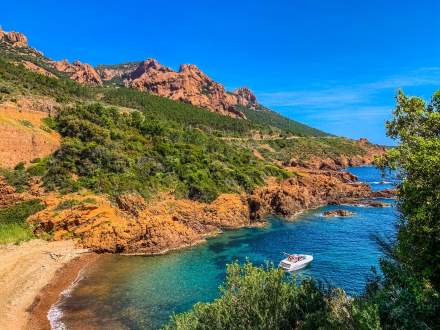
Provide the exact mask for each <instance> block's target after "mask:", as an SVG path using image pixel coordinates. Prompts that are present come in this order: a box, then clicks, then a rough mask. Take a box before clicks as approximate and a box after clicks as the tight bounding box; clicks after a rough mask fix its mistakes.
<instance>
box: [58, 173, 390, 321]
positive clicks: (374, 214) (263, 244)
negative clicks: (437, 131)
mask: <svg viewBox="0 0 440 330" xmlns="http://www.w3.org/2000/svg"><path fill="white" fill-rule="evenodd" d="M349 171H350V172H352V173H354V174H356V175H357V176H358V177H359V180H360V181H363V182H367V183H369V184H370V185H371V186H372V188H373V189H374V190H379V189H384V188H390V187H393V185H394V184H395V183H396V181H395V179H394V178H393V177H392V176H387V177H385V178H382V177H381V175H380V172H379V171H378V170H376V169H375V168H373V167H357V168H350V169H349ZM387 201H388V202H392V203H394V202H393V201H390V200H387ZM336 208H343V209H347V210H350V211H353V212H355V213H356V215H355V216H353V217H350V218H329V219H327V218H323V217H322V212H324V211H326V210H331V209H336ZM396 219H397V214H396V209H395V207H394V206H393V207H388V208H368V207H351V206H342V207H335V206H328V207H323V208H320V209H316V210H313V211H309V212H307V213H304V214H303V215H302V216H301V217H300V218H299V219H298V220H296V221H294V222H287V221H283V220H282V219H280V218H276V217H271V218H270V219H269V225H268V226H267V227H265V228H259V229H256V228H252V229H241V230H236V231H230V232H226V233H224V234H222V235H219V236H217V237H215V238H212V239H209V240H208V242H207V243H205V244H202V245H199V246H196V247H193V248H188V249H185V250H181V251H177V252H173V253H169V254H166V255H162V256H150V257H143V256H133V257H127V256H116V255H108V256H103V257H102V258H101V259H100V260H99V261H98V262H97V263H96V264H94V265H93V266H92V267H90V268H89V269H87V271H86V272H84V273H83V274H81V276H80V278H79V281H78V283H77V284H76V285H75V286H74V287H73V288H71V289H70V290H68V291H67V292H65V294H64V295H63V297H62V298H61V300H60V302H59V303H58V304H57V305H55V306H53V307H52V309H51V311H50V313H49V317H50V319H51V322H52V326H53V327H54V328H57V329H95V328H97V329H151V328H153V329H155V328H158V327H160V326H161V325H162V324H163V323H165V322H166V321H167V320H168V319H169V317H170V315H172V314H173V313H179V312H182V311H186V310H188V309H190V308H191V306H192V305H193V304H194V303H196V302H198V301H210V300H212V299H214V298H215V297H217V296H218V294H219V291H218V286H219V285H220V284H221V282H222V281H223V279H224V278H225V265H226V264H227V263H230V262H231V261H233V260H239V261H244V260H246V258H247V259H249V260H250V261H252V262H253V263H256V264H263V263H265V262H267V261H269V262H273V263H275V264H277V263H278V262H279V261H280V259H282V252H291V253H306V254H313V256H314V261H313V262H312V264H311V266H309V267H308V268H306V269H305V270H303V271H301V272H299V273H298V274H299V276H304V277H309V276H310V277H313V278H315V279H318V280H321V281H324V282H327V283H329V284H332V285H335V286H338V287H342V288H344V289H345V290H346V292H347V293H349V294H356V293H361V292H362V290H363V288H364V286H365V281H366V278H367V276H368V275H369V274H370V270H371V267H374V266H378V261H379V258H380V257H381V252H380V251H379V249H378V247H377V246H376V244H375V243H374V242H373V241H372V239H371V235H372V234H375V233H379V234H381V235H384V236H386V237H393V236H394V234H395V227H394V225H395V222H396Z"/></svg>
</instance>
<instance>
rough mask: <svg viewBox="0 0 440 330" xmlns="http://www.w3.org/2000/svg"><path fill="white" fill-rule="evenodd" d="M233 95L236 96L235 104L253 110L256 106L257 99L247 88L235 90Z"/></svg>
mask: <svg viewBox="0 0 440 330" xmlns="http://www.w3.org/2000/svg"><path fill="white" fill-rule="evenodd" d="M233 94H235V95H236V96H237V103H238V104H239V105H242V106H248V107H250V108H252V109H255V108H256V106H257V105H258V104H257V97H256V96H255V95H254V93H252V91H251V90H250V89H249V88H247V87H240V88H237V89H236V90H235V91H234V92H233Z"/></svg>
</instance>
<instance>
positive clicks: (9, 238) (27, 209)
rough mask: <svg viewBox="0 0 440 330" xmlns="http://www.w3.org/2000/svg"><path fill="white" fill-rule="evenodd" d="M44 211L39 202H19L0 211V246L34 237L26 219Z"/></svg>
mask: <svg viewBox="0 0 440 330" xmlns="http://www.w3.org/2000/svg"><path fill="white" fill-rule="evenodd" d="M43 209H44V206H43V204H41V202H40V201H39V200H36V199H35V200H30V201H25V202H20V203H17V204H15V205H12V206H10V207H8V208H5V209H0V244H6V243H18V242H21V241H23V240H28V239H31V238H33V237H34V235H33V232H32V228H31V227H30V226H29V225H28V224H27V223H26V219H27V218H28V217H29V216H31V215H32V214H34V213H37V212H39V211H41V210H43Z"/></svg>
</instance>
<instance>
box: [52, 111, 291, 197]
mask: <svg viewBox="0 0 440 330" xmlns="http://www.w3.org/2000/svg"><path fill="white" fill-rule="evenodd" d="M56 122H57V129H58V131H59V132H60V133H61V135H62V136H63V141H62V145H61V148H60V149H59V150H58V151H57V152H56V153H55V154H54V156H53V157H52V159H51V160H50V161H49V162H48V164H47V168H48V173H47V175H46V176H45V184H46V186H47V187H49V188H61V189H65V190H75V189H78V188H81V187H85V188H88V189H91V190H93V191H96V192H100V193H109V194H111V195H117V194H120V193H123V192H126V191H136V192H138V193H140V194H141V195H143V196H145V197H148V196H149V195H150V194H152V193H154V192H157V191H160V190H173V191H174V193H175V194H176V195H178V196H179V197H187V198H191V199H196V200H201V201H212V200H213V199H215V198H216V197H217V196H218V194H220V193H225V192H241V191H250V190H252V189H253V188H254V187H255V186H257V185H260V184H262V183H263V182H264V179H265V178H266V177H267V176H276V177H279V178H285V177H286V176H287V173H286V172H285V171H284V170H282V169H281V168H279V167H276V166H274V165H273V164H271V163H267V162H263V161H261V160H258V159H257V158H256V157H255V156H254V155H253V154H252V152H251V151H250V150H248V149H240V148H234V147H232V146H230V145H229V144H228V143H227V142H225V141H222V140H220V139H217V138H215V137H213V136H212V135H208V134H206V133H205V132H203V131H201V130H199V129H195V128H191V127H186V126H185V125H181V124H179V123H177V122H174V123H171V122H169V121H165V120H158V119H156V120H153V119H151V118H149V117H148V115H145V114H143V113H141V112H139V111H133V112H130V113H122V112H120V111H118V110H117V109H115V108H106V107H103V106H101V105H99V104H92V105H88V106H77V107H75V108H70V109H65V110H63V111H61V112H60V113H59V114H58V116H57V117H56ZM74 177H77V178H78V179H75V180H74V179H73V178H74Z"/></svg>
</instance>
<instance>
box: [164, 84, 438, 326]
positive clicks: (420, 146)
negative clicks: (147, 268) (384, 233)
mask: <svg viewBox="0 0 440 330" xmlns="http://www.w3.org/2000/svg"><path fill="white" fill-rule="evenodd" d="M387 130H388V135H389V136H390V137H392V138H395V139H397V140H398V141H399V146H398V147H397V148H395V149H390V150H389V152H388V154H387V155H386V156H385V157H383V158H381V159H379V160H378V164H379V165H380V166H381V167H382V168H386V167H392V168H394V169H398V170H399V171H400V172H401V174H402V177H403V181H402V183H401V185H400V187H399V188H400V189H399V209H400V212H401V217H400V221H399V226H398V236H397V241H396V242H387V241H384V240H383V239H379V240H378V243H380V244H381V246H382V247H383V250H384V252H385V257H384V258H383V259H382V260H381V271H382V274H381V275H378V274H376V275H375V276H373V277H372V278H371V280H370V281H369V283H368V284H367V286H366V290H365V294H364V295H362V296H359V297H354V299H348V298H347V297H346V296H345V294H344V293H343V292H342V291H341V290H337V289H333V290H325V289H323V288H321V287H319V286H317V285H316V284H315V283H314V282H310V281H303V282H302V283H300V284H299V285H296V282H295V281H291V280H290V279H288V280H287V281H286V280H285V279H283V277H282V274H281V273H280V272H279V271H277V270H275V269H272V268H269V269H262V268H256V267H254V266H252V265H249V264H246V265H244V266H243V267H240V266H239V265H237V264H232V265H229V266H228V274H227V279H226V282H225V285H224V287H223V288H222V290H221V293H222V295H221V297H220V298H218V299H217V300H215V301H214V302H212V303H203V304H201V303H199V304H196V305H195V306H194V307H193V309H192V310H191V311H189V312H187V313H183V314H180V315H177V316H174V317H173V318H172V320H171V321H170V323H169V325H167V326H166V328H168V329H408V330H410V329H411V330H412V329H440V317H439V315H440V292H439V287H440V246H439V245H440V241H439V238H440V91H439V92H437V93H435V94H434V96H433V99H432V101H431V103H430V104H428V105H427V104H425V102H424V101H423V100H422V99H420V98H417V97H407V96H405V95H404V94H403V93H402V92H399V94H398V96H397V106H396V109H395V111H394V118H393V120H391V121H389V122H388V123H387Z"/></svg>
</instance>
